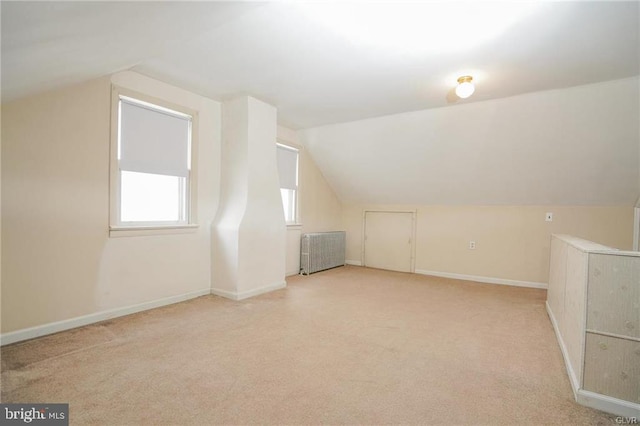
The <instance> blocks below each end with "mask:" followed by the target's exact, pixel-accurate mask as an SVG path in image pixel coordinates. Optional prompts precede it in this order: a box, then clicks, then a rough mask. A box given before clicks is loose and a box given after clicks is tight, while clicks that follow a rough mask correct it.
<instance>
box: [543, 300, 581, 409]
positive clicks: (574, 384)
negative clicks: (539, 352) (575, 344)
mask: <svg viewBox="0 0 640 426" xmlns="http://www.w3.org/2000/svg"><path fill="white" fill-rule="evenodd" d="M544 305H545V306H546V307H547V315H549V319H550V320H551V325H553V331H554V332H555V333H556V339H557V340H558V344H559V345H560V351H561V352H562V358H563V359H564V365H565V367H566V368H567V373H568V375H569V382H570V383H571V389H572V390H573V398H574V399H575V400H576V401H578V391H579V390H580V382H579V381H578V376H577V375H576V372H575V371H574V370H573V367H572V366H571V363H570V362H569V352H568V351H567V347H566V346H565V344H564V340H562V335H561V334H560V328H559V327H558V322H557V321H556V317H555V316H554V315H553V312H552V311H551V307H550V306H549V302H545V303H544Z"/></svg>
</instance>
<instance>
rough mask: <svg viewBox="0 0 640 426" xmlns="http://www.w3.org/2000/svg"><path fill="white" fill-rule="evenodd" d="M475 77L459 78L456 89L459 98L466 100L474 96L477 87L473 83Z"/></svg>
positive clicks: (465, 76)
mask: <svg viewBox="0 0 640 426" xmlns="http://www.w3.org/2000/svg"><path fill="white" fill-rule="evenodd" d="M472 80H473V77H471V76H470V75H463V76H462V77H460V78H458V86H457V87H456V95H458V97H459V98H462V99H466V98H468V97H469V96H471V95H473V92H474V91H475V90H476V87H475V86H474V85H473V83H472V82H471V81H472Z"/></svg>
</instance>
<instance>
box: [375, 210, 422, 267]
mask: <svg viewBox="0 0 640 426" xmlns="http://www.w3.org/2000/svg"><path fill="white" fill-rule="evenodd" d="M413 217H414V214H413V213H411V212H374V211H370V212H365V215H364V266H368V267H370V268H379V269H388V270H391V271H401V272H413V271H412V260H413Z"/></svg>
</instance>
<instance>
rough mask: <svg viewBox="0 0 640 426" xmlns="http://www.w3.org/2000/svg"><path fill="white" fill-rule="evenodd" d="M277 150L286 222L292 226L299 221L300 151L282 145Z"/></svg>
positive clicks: (278, 145)
mask: <svg viewBox="0 0 640 426" xmlns="http://www.w3.org/2000/svg"><path fill="white" fill-rule="evenodd" d="M276 148H277V152H278V174H279V175H280V194H281V195H282V207H283V208H284V220H285V222H286V223H287V224H288V225H291V224H295V223H297V221H298V217H297V216H298V150H297V149H295V148H292V147H290V146H286V145H281V144H277V146H276Z"/></svg>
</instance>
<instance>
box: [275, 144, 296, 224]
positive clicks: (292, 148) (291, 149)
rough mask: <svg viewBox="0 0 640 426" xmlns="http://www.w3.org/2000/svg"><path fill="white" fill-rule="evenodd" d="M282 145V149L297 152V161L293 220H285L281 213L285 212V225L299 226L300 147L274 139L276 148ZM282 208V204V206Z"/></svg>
mask: <svg viewBox="0 0 640 426" xmlns="http://www.w3.org/2000/svg"><path fill="white" fill-rule="evenodd" d="M279 146H280V147H282V148H284V149H288V150H290V151H295V152H296V154H297V161H296V189H295V192H294V196H295V201H294V203H293V208H294V213H293V216H294V218H293V221H287V219H286V212H284V211H283V213H285V217H284V219H285V225H286V226H290V227H291V226H300V151H301V149H300V148H299V147H297V146H293V145H291V144H289V143H285V142H282V141H280V140H276V150H277V149H278V147H279ZM278 184H280V169H279V168H278ZM279 188H280V191H281V193H280V197H281V198H282V187H280V186H279ZM283 208H284V206H283Z"/></svg>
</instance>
